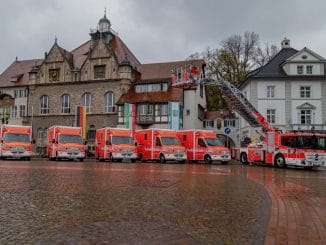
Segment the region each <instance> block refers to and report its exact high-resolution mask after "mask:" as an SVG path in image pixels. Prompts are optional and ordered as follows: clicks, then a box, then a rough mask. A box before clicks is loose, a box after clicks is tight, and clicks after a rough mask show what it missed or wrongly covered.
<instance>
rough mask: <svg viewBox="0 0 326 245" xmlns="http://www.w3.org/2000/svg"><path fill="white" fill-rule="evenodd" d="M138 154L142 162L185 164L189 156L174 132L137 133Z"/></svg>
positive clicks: (147, 131) (165, 130) (141, 131)
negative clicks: (175, 162) (176, 162)
mask: <svg viewBox="0 0 326 245" xmlns="http://www.w3.org/2000/svg"><path fill="white" fill-rule="evenodd" d="M135 139H136V141H137V152H138V155H139V158H140V159H141V160H156V161H159V162H161V163H165V162H166V161H178V162H185V161H186V160H187V155H186V152H185V147H184V146H183V145H182V144H181V142H180V140H179V139H178V137H177V133H176V131H174V130H168V129H146V130H137V131H136V132H135Z"/></svg>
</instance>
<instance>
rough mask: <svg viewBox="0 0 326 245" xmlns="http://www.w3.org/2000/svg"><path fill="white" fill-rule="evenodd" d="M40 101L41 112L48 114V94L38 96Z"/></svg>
mask: <svg viewBox="0 0 326 245" xmlns="http://www.w3.org/2000/svg"><path fill="white" fill-rule="evenodd" d="M40 102H41V114H49V96H47V95H42V96H41V98H40Z"/></svg>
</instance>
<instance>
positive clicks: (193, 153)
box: [177, 130, 231, 164]
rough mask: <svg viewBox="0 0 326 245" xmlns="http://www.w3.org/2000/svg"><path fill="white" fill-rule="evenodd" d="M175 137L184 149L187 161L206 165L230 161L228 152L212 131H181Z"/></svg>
mask: <svg viewBox="0 0 326 245" xmlns="http://www.w3.org/2000/svg"><path fill="white" fill-rule="evenodd" d="M177 136H178V138H179V140H180V141H181V143H182V144H183V145H184V147H185V148H186V152H187V159H188V161H192V162H197V161H204V162H205V163H206V164H211V163H212V162H215V161H219V162H222V163H223V164H226V163H227V162H228V161H230V160H231V154H230V150H229V149H228V148H227V147H225V146H224V145H223V144H222V142H221V141H220V140H219V139H217V138H216V133H215V132H214V131H212V130H181V131H177Z"/></svg>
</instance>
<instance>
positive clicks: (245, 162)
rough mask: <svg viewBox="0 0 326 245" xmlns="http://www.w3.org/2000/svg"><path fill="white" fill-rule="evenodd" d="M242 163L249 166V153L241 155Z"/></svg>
mask: <svg viewBox="0 0 326 245" xmlns="http://www.w3.org/2000/svg"><path fill="white" fill-rule="evenodd" d="M240 162H241V163H242V164H245V165H247V164H248V157H247V153H245V152H241V154H240Z"/></svg>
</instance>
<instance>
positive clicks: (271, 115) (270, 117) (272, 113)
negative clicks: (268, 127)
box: [266, 109, 276, 123]
mask: <svg viewBox="0 0 326 245" xmlns="http://www.w3.org/2000/svg"><path fill="white" fill-rule="evenodd" d="M275 113H276V110H275V109H267V112H266V115H267V122H269V123H275Z"/></svg>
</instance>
